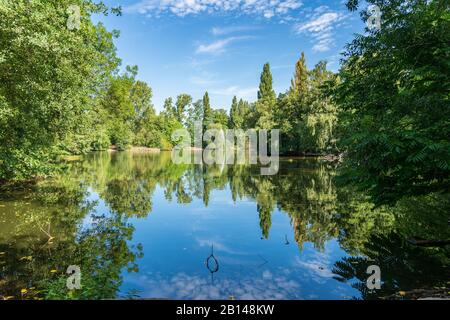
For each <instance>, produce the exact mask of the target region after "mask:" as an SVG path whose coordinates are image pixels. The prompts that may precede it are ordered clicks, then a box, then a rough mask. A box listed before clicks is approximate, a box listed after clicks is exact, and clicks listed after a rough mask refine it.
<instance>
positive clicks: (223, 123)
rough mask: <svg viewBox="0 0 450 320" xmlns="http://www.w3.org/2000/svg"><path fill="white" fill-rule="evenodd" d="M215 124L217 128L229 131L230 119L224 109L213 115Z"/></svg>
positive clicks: (215, 111) (216, 111) (214, 112)
mask: <svg viewBox="0 0 450 320" xmlns="http://www.w3.org/2000/svg"><path fill="white" fill-rule="evenodd" d="M212 119H213V124H214V127H215V128H220V129H227V128H228V124H229V122H230V119H229V117H228V113H227V111H226V110H224V109H216V110H213V114H212Z"/></svg>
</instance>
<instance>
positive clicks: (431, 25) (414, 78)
mask: <svg viewBox="0 0 450 320" xmlns="http://www.w3.org/2000/svg"><path fill="white" fill-rule="evenodd" d="M368 2H369V3H371V4H377V5H379V6H380V8H381V11H382V12H383V18H382V20H381V29H380V30H367V33H366V34H365V35H358V36H357V37H356V38H355V39H354V40H353V41H352V42H351V43H350V44H349V45H348V46H347V49H346V52H345V57H346V59H345V63H344V66H343V68H342V70H341V72H340V77H341V82H340V84H339V85H338V87H337V90H336V92H335V95H336V101H337V102H338V103H339V104H340V105H341V107H342V108H343V110H344V112H343V113H342V115H341V117H340V118H341V119H340V122H341V126H343V128H342V132H343V134H342V135H343V139H342V148H344V149H345V150H346V151H347V157H346V159H347V161H346V168H347V171H346V174H345V175H344V180H343V181H344V182H345V183H353V184H355V185H358V186H359V187H360V188H361V189H364V190H368V191H369V192H370V193H371V195H372V196H373V199H374V201H376V203H378V204H379V203H390V204H393V203H395V202H396V201H397V200H399V199H401V198H402V197H404V196H415V195H422V194H427V193H430V192H448V190H449V187H450V185H449V183H450V182H449V181H450V180H449V176H450V162H449V161H450V160H449V159H450V141H449V137H450V123H449V119H450V105H449V92H450V79H449V74H450V64H449V61H450V33H449V32H448V30H449V29H450V18H449V12H448V9H449V7H448V2H447V1H441V0H432V1H419V0H416V1H408V2H405V3H404V2H399V1H382V2H381V1H373V0H372V1H368ZM353 5H354V3H353ZM353 7H354V6H353ZM362 17H363V19H367V15H366V13H365V12H363V13H362Z"/></svg>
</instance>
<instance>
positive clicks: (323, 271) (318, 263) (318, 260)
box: [294, 253, 334, 283]
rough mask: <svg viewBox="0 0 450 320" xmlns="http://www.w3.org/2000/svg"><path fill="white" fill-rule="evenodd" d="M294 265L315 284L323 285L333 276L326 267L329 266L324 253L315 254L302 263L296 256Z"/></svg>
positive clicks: (327, 258)
mask: <svg viewBox="0 0 450 320" xmlns="http://www.w3.org/2000/svg"><path fill="white" fill-rule="evenodd" d="M294 263H295V265H297V266H299V267H301V268H302V269H303V270H304V271H305V272H306V273H307V274H308V276H309V277H311V279H312V280H313V281H315V282H317V283H324V282H326V281H327V280H328V279H330V278H333V276H334V274H333V272H332V271H331V269H330V268H329V267H328V266H329V265H330V261H329V257H328V256H327V255H326V254H324V253H316V254H314V255H313V257H312V258H310V259H308V260H307V261H303V260H302V259H300V257H298V256H296V257H295V258H294Z"/></svg>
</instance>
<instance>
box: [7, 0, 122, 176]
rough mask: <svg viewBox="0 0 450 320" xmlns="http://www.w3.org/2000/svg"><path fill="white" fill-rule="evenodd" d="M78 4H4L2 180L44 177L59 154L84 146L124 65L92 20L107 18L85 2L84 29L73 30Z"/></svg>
mask: <svg viewBox="0 0 450 320" xmlns="http://www.w3.org/2000/svg"><path fill="white" fill-rule="evenodd" d="M73 2H74V1H69V0H60V1H59V0H58V1H57V0H49V1H45V2H43V1H27V0H17V1H1V3H0V16H1V17H2V18H1V19H0V179H14V180H24V179H30V178H34V177H36V176H46V175H49V174H51V173H52V171H53V170H54V169H55V168H56V166H57V157H58V154H59V153H60V149H59V146H61V145H63V144H64V141H66V140H73V138H74V136H75V135H76V136H79V137H81V138H83V139H85V138H86V137H87V136H88V135H89V132H90V130H91V128H90V127H89V125H87V124H88V122H89V118H90V115H91V112H90V111H92V109H94V108H95V103H96V98H95V97H96V96H98V94H99V91H101V89H102V87H103V86H104V84H105V83H106V82H107V81H108V78H109V76H110V74H111V73H112V71H113V70H114V69H115V68H116V67H117V65H118V62H119V60H118V59H117V57H116V54H115V47H114V45H113V43H112V38H113V36H114V34H112V33H110V32H108V31H107V30H106V29H105V28H104V26H103V25H102V24H97V25H95V24H94V23H93V22H92V20H91V15H92V14H94V13H100V12H104V11H107V8H105V7H104V6H102V5H95V4H94V3H92V1H88V0H79V1H76V3H77V5H78V6H79V7H80V8H81V17H82V20H81V28H80V29H79V30H69V28H67V19H68V16H67V14H66V12H67V8H68V7H69V6H70V5H72V4H73Z"/></svg>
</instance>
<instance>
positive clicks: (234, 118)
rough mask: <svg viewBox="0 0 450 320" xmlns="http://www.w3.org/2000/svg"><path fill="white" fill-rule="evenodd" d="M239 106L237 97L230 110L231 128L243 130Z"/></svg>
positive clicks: (234, 98)
mask: <svg viewBox="0 0 450 320" xmlns="http://www.w3.org/2000/svg"><path fill="white" fill-rule="evenodd" d="M238 108H239V106H238V102H237V98H236V96H234V97H233V102H232V103H231V109H230V128H232V129H236V128H241V126H242V122H241V119H240V115H239V109H238Z"/></svg>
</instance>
